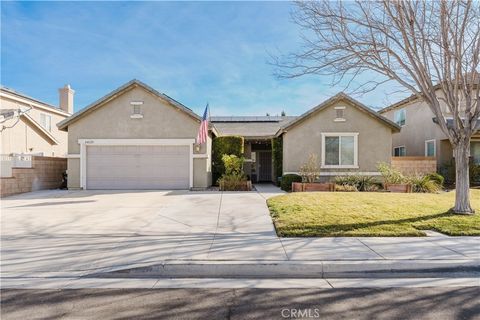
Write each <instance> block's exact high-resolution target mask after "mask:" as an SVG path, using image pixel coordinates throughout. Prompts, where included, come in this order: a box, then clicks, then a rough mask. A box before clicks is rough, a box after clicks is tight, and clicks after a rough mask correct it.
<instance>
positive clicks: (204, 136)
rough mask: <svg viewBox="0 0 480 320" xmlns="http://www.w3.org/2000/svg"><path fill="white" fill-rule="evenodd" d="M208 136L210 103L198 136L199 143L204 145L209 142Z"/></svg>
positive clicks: (206, 108)
mask: <svg viewBox="0 0 480 320" xmlns="http://www.w3.org/2000/svg"><path fill="white" fill-rule="evenodd" d="M207 136H208V103H207V106H206V107H205V112H204V113H203V118H202V122H201V123H200V128H199V129H198V134H197V143H198V144H204V143H205V142H207Z"/></svg>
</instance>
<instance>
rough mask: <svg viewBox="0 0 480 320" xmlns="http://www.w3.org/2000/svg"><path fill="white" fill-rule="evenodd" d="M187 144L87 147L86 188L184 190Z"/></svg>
mask: <svg viewBox="0 0 480 320" xmlns="http://www.w3.org/2000/svg"><path fill="white" fill-rule="evenodd" d="M189 158H190V149H189V147H188V146H88V147H87V168H86V169H87V170H86V171H87V177H86V178H87V189H188V188H189V175H190V170H189V168H190V159H189Z"/></svg>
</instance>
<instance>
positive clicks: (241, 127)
mask: <svg viewBox="0 0 480 320" xmlns="http://www.w3.org/2000/svg"><path fill="white" fill-rule="evenodd" d="M296 118H297V117H294V116H285V117H280V116H247V117H211V118H210V121H211V122H212V123H213V125H214V126H215V128H216V129H217V131H218V132H219V134H220V136H243V137H245V138H247V139H248V138H251V139H254V138H264V139H267V138H272V137H274V136H275V133H276V132H277V131H278V130H279V129H280V128H281V127H282V126H283V125H284V124H286V123H288V122H290V121H293V120H294V119H296Z"/></svg>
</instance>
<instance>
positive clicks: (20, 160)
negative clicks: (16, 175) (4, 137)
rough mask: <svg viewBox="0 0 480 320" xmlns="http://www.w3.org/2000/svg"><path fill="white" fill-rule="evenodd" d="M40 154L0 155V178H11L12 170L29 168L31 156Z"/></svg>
mask: <svg viewBox="0 0 480 320" xmlns="http://www.w3.org/2000/svg"><path fill="white" fill-rule="evenodd" d="M36 155H42V154H2V155H0V165H1V170H0V171H1V172H0V177H2V178H8V177H11V176H12V168H31V167H32V156H36Z"/></svg>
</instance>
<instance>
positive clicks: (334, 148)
mask: <svg viewBox="0 0 480 320" xmlns="http://www.w3.org/2000/svg"><path fill="white" fill-rule="evenodd" d="M357 145H358V133H322V167H324V168H357V167H358V147H357Z"/></svg>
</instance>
